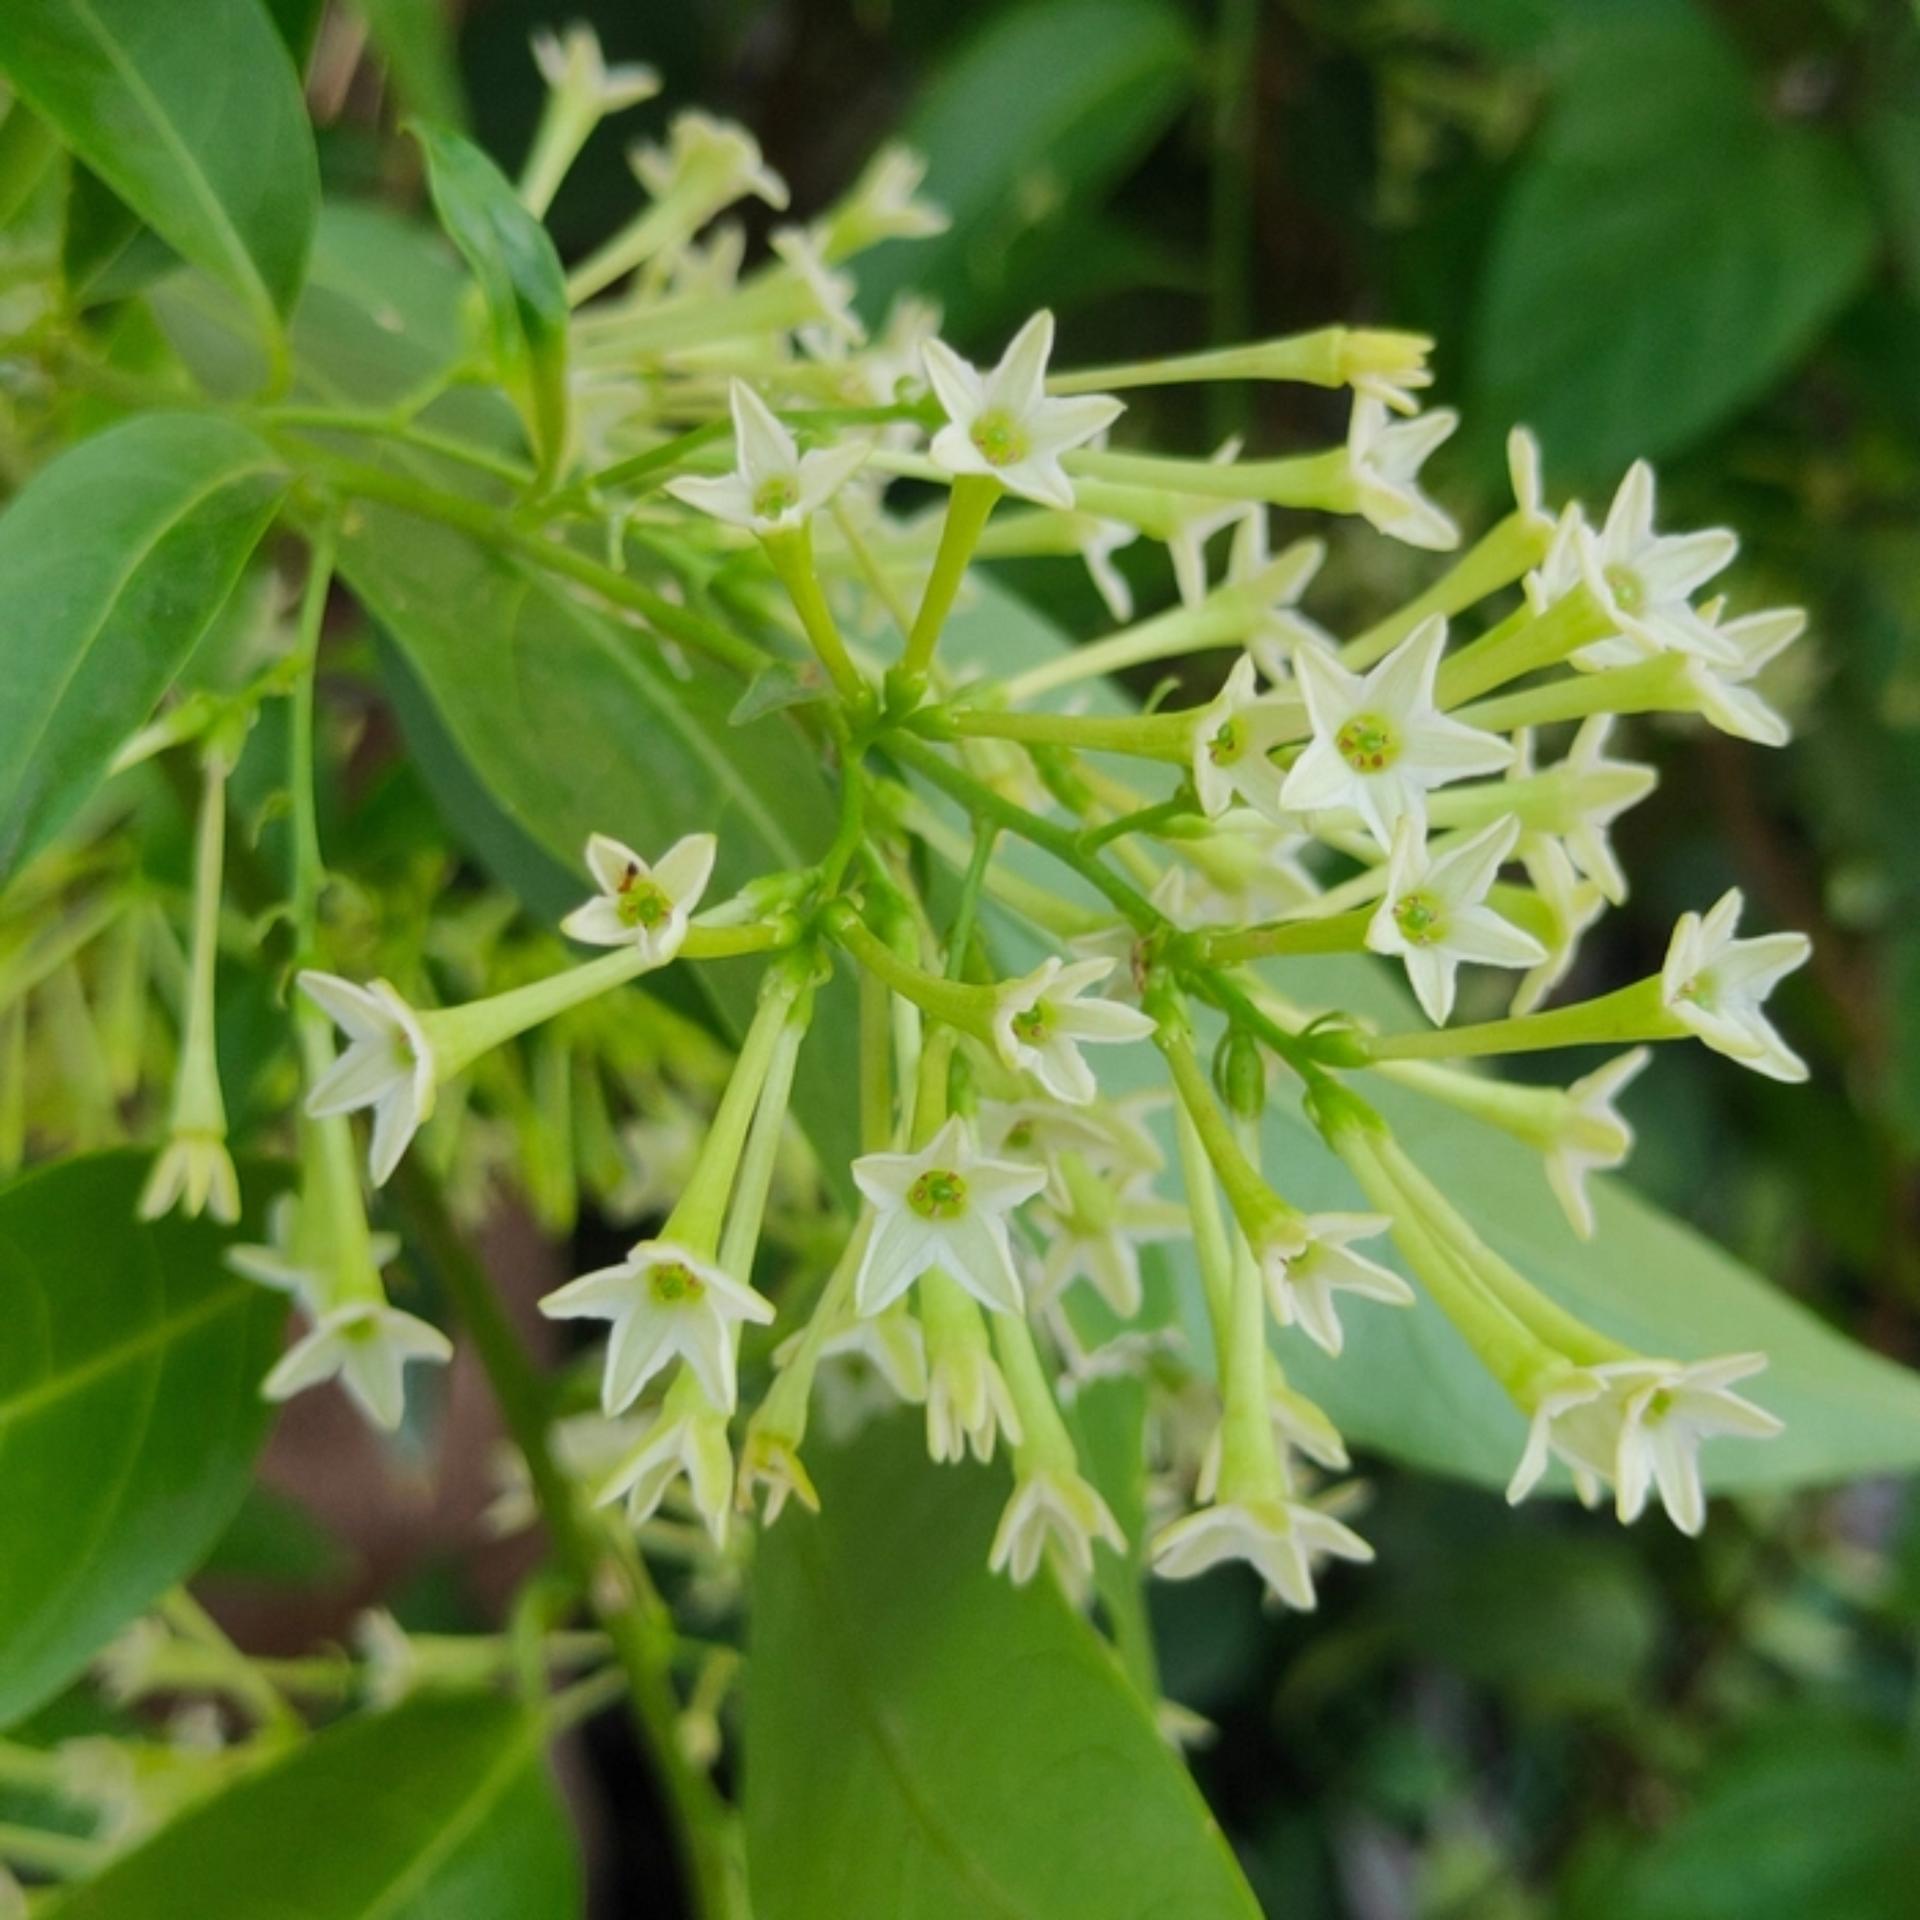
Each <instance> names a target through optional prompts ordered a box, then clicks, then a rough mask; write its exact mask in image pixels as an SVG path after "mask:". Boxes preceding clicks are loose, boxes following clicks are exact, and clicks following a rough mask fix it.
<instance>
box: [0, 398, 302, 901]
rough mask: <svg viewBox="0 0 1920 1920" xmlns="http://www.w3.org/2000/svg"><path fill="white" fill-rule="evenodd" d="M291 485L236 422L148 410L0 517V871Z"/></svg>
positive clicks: (100, 754)
mask: <svg viewBox="0 0 1920 1920" xmlns="http://www.w3.org/2000/svg"><path fill="white" fill-rule="evenodd" d="M285 484H286V482H285V476H284V474H282V473H281V472H280V471H279V470H278V468H277V467H276V465H275V462H274V459H273V456H272V455H271V454H270V453H269V452H268V451H267V449H266V448H265V447H264V446H262V445H261V443H260V442H259V441H258V440H256V439H255V438H254V437H253V435H252V434H250V433H247V432H246V431H245V430H244V429H242V428H240V427H237V426H235V425H233V424H232V423H231V422H230V421H226V420H219V419H215V418H212V417H210V416H207V415H202V414H192V413H154V414H146V415H142V416H140V417H137V418H135V419H133V420H130V421H128V422H127V423H126V424H125V425H124V426H119V427H115V428H112V429H110V430H109V431H108V432H105V433H102V434H98V435H96V436H95V437H94V438H93V439H91V440H86V441H83V442H82V443H81V444H80V445H79V446H77V447H74V448H72V449H70V450H69V451H68V452H66V453H64V454H62V455H61V456H60V457H59V458H58V459H56V460H55V461H53V462H52V463H51V464H50V465H48V466H46V467H43V468H42V469H41V470H40V472H39V473H37V474H36V475H35V476H34V477H33V479H32V480H31V481H30V482H29V483H28V485H27V486H26V488H25V489H24V490H23V491H22V492H21V493H20V494H19V495H18V496H17V498H16V499H15V500H14V502H13V504H12V505H11V506H10V507H9V508H8V509H7V511H6V513H5V514H4V515H0V605H3V606H5V608H6V610H7V619H8V623H9V626H10V628H11V630H12V632H13V634H14V635H15V638H14V640H13V642H12V644H11V646H10V649H9V658H8V663H7V671H6V673H5V675H4V676H0V878H4V877H5V875H7V874H8V873H10V872H11V871H12V870H13V869H14V868H15V867H16V866H18V865H19V863H20V862H21V861H23V860H25V859H26V858H27V857H28V856H29V855H31V854H32V853H34V852H35V851H37V850H38V849H39V848H40V847H42V846H44V845H45V844H46V842H47V840H48V839H49V838H50V837H51V836H52V835H53V834H54V833H55V832H57V831H58V830H59V828H60V826H61V825H62V824H63V823H64V822H65V821H66V820H67V819H68V818H69V817H70V816H71V815H72V813H73V811H74V809H75V808H77V807H78V806H79V805H80V804H81V803H82V802H83V801H84V800H85V799H86V798H87V796H88V795H89V794H90V793H91V792H92V791H93V789H94V788H95V786H97V785H98V784H99V782H100V780H101V779H102V777H103V776H104V775H105V773H106V769H107V765H108V763H109V762H110V761H111V759H112V758H113V755H114V753H115V752H116V751H117V749H118V748H119V746H120V744H121V743H122V741H124V740H125V739H126V737H127V736H128V735H129V734H130V733H132V732H133V730H134V729H135V728H136V727H138V726H140V725H141V724H142V723H143V722H144V721H145V720H146V719H147V717H148V715H149V714H150V713H151V712H152V711H153V707H154V704H155V702H156V701H158V700H159V698H160V696H161V694H163V693H164V692H165V691H166V689H167V687H168V685H169V684H170V683H171V681H172V679H173V676H174V675H175V673H177V672H178V671H179V669H180V666H181V664H182V663H183V662H184V661H185V660H186V658H187V656H188V655H189V654H190V653H191V652H192V651H193V648H194V644H195V642H196V641H198V639H199V638H200V636H201V634H202V633H203V632H204V631H205V630H206V628H207V625H208V623H209V622H210V621H211V620H212V619H213V617H214V615H215V614H216V613H217V612H219V610H220V607H221V604H222V602H224V601H225V599H226V597H227V595H228V593H229V592H230V591H231V590H232V587H233V584H234V581H235V580H236V579H237V578H238V577H239V574H240V569H241V568H242V567H243V566H244V565H245V563H246V559H247V556H248V554H250V553H251V552H252V551H253V548H254V544H255V543H256V542H257V541H258V539H259V538H260V534H261V531H262V530H263V528H264V527H265V526H266V524H267V520H268V518H269V517H270V515H271V514H272V512H273V509H274V506H275V504H276V502H277V501H278V499H279V497H280V494H281V492H282V490H283V488H284V486H285Z"/></svg>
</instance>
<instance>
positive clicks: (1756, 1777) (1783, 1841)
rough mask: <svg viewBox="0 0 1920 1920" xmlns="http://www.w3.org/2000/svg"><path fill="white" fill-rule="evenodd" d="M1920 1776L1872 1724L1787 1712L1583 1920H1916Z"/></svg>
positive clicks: (1584, 1904)
mask: <svg viewBox="0 0 1920 1920" xmlns="http://www.w3.org/2000/svg"><path fill="white" fill-rule="evenodd" d="M1916 1805H1920V1767H1916V1765H1915V1762H1914V1759H1913V1755H1912V1752H1911V1750H1910V1749H1909V1750H1907V1751H1904V1752H1903V1751H1902V1747H1901V1743H1900V1742H1899V1740H1898V1739H1897V1738H1895V1737H1893V1736H1892V1735H1891V1734H1889V1733H1887V1732H1885V1731H1883V1730H1881V1729H1879V1728H1877V1727H1874V1726H1872V1725H1871V1724H1869V1723H1866V1722H1849V1721H1842V1720H1837V1719H1832V1718H1826V1717H1822V1716H1819V1715H1816V1714H1813V1713H1809V1712H1804V1711H1800V1712H1784V1713H1780V1714H1778V1715H1776V1716H1775V1717H1774V1718H1773V1719H1772V1720H1771V1721H1769V1722H1766V1723H1763V1724H1762V1725H1761V1726H1760V1727H1759V1728H1758V1729H1756V1730H1755V1732H1754V1733H1753V1734H1751V1735H1750V1736H1749V1737H1748V1738H1747V1739H1745V1740H1744V1741H1742V1743H1741V1744H1740V1745H1739V1746H1738V1747H1737V1748H1736V1749H1734V1750H1733V1751H1732V1752H1730V1753H1727V1754H1725V1755H1724V1757H1722V1758H1721V1759H1720V1760H1718V1762H1717V1763H1716V1764H1715V1765H1714V1767H1713V1768H1712V1769H1711V1771H1710V1772H1709V1773H1708V1775H1707V1777H1706V1779H1705V1780H1703V1781H1702V1782H1701V1784H1700V1788H1699V1792H1698V1796H1697V1799H1696V1800H1695V1802H1694V1804H1692V1805H1690V1806H1688V1807H1687V1808H1686V1809H1685V1810H1684V1811H1683V1812H1682V1813H1681V1814H1680V1816H1679V1818H1678V1819H1676V1820H1675V1821H1674V1822H1673V1823H1672V1824H1671V1825H1670V1826H1668V1827H1667V1828H1666V1829H1665V1830H1664V1831H1662V1832H1660V1833H1658V1834H1656V1835H1653V1836H1651V1837H1649V1836H1648V1835H1647V1834H1645V1833H1643V1832H1637V1833H1635V1834H1634V1835H1633V1837H1632V1840H1631V1843H1630V1844H1629V1845H1627V1846H1626V1847H1624V1848H1623V1849H1622V1856H1621V1870H1620V1871H1619V1872H1617V1873H1614V1874H1610V1875H1608V1876H1607V1877H1606V1878H1605V1879H1604V1880H1603V1881H1602V1882H1601V1884H1600V1886H1599V1887H1598V1888H1597V1889H1595V1890H1594V1893H1593V1894H1592V1895H1591V1896H1590V1897H1588V1898H1584V1899H1582V1900H1580V1901H1579V1902H1578V1903H1577V1908H1576V1914H1577V1920H1601V1916H1605V1920H1801V1916H1803V1915H1808V1914H1818V1915H1819V1916H1820V1920H1906V1916H1908V1915H1910V1914H1911V1913H1912V1912H1913V1907H1914V1884H1915V1880H1916V1877H1920V1829H1916V1827H1915V1824H1914V1818H1913V1811H1914V1808H1915V1806H1916Z"/></svg>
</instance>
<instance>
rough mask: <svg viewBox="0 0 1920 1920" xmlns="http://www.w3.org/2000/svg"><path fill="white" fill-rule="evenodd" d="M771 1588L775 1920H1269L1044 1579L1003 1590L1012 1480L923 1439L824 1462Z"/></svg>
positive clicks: (763, 1779) (760, 1795)
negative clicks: (998, 1529)
mask: <svg viewBox="0 0 1920 1920" xmlns="http://www.w3.org/2000/svg"><path fill="white" fill-rule="evenodd" d="M814 1471H815V1474H816V1478H817V1482H818V1485H819V1489H820V1496H821V1511H820V1513H819V1514H818V1515H817V1516H816V1515H813V1514H808V1513H805V1512H802V1511H797V1510H795V1511H792V1512H791V1515H790V1517H789V1518H786V1519H783V1520H782V1521H781V1522H780V1524H779V1525H778V1526H777V1527H775V1528H773V1529H772V1531H771V1532H770V1533H768V1534H767V1535H766V1536H765V1538H764V1540H763V1541H762V1543H761V1547H760V1552H759V1556H758V1560H757V1563H756V1566H755V1569H754V1602H753V1647H752V1680H751V1684H750V1686H749V1688H748V1693H747V1724H746V1820H747V1863H748V1871H749V1874H750V1877H751V1879H752V1883H753V1897H754V1911H755V1912H756V1914H757V1915H758V1916H759V1920H844V1917H845V1916H847V1915H850V1914H885V1915H887V1916H888V1920H1015V1917H1016V1916H1018V1920H1254V1916H1256V1915H1257V1914H1258V1913H1259V1911H1260V1909H1259V1907H1258V1905H1257V1904H1256V1903H1255V1901H1254V1898H1253V1895H1252V1893H1251V1891H1250V1890H1249V1889H1248V1887H1247V1884H1246V1882H1245V1880H1244V1879H1243V1878H1242V1877H1241V1874H1240V1871H1239V1869H1238V1867H1237V1866H1236V1865H1235V1864H1234V1860H1233V1855H1232V1853H1231V1851H1230V1850H1229V1848H1228V1846H1227V1843H1226V1840H1225V1839H1224V1837H1223V1836H1222V1834H1221V1832H1220V1829H1219V1827H1218V1826H1217V1825H1216V1823H1215V1822H1214V1820H1213V1817H1212V1815H1211V1814H1209V1813H1208V1811H1207V1809H1206V1806H1205V1803H1204V1802H1203V1801H1202V1800H1201V1798H1200V1795H1199V1792H1198V1791H1197V1789H1196V1788H1195V1787H1194V1785H1193V1782H1192V1781H1191V1780H1190V1779H1189V1778H1188V1777H1187V1775H1186V1772H1185V1771H1184V1769H1183V1768H1182V1767H1181V1765H1180V1762H1179V1760H1178V1758H1177V1757H1176V1756H1175V1754H1174V1752H1173V1750H1172V1749H1171V1748H1170V1747H1169V1746H1168V1745H1167V1744H1166V1742H1165V1741H1164V1740H1162V1739H1161V1737H1160V1735H1159V1733H1158V1731H1157V1730H1156V1729H1155V1727H1154V1723H1153V1715H1152V1711H1151V1709H1150V1708H1149V1707H1148V1705H1147V1704H1146V1702H1144V1701H1143V1700H1142V1699H1141V1698H1140V1696H1139V1695H1138V1694H1137V1693H1136V1692H1135V1691H1134V1690H1133V1689H1132V1688H1131V1687H1130V1686H1129V1685H1128V1683H1127V1681H1126V1679H1125V1678H1124V1677H1123V1675H1122V1674H1121V1671H1120V1668H1119V1666H1118V1664H1117V1663H1116V1661H1115V1659H1114V1657H1113V1654H1112V1653H1111V1652H1110V1650H1109V1649H1108V1648H1107V1647H1106V1646H1105V1645H1104V1644H1103V1643H1102V1642H1101V1640H1100V1639H1099V1637H1098V1636H1097V1635H1096V1634H1095V1633H1094V1632H1093V1630H1092V1628H1091V1627H1089V1626H1088V1625H1087V1623H1086V1622H1085V1621H1084V1620H1082V1619H1081V1618H1080V1616H1079V1615H1078V1614H1077V1613H1075V1612H1074V1610H1073V1609H1072V1608H1071V1607H1070V1606H1069V1605H1068V1604H1067V1603H1066V1601H1065V1600H1064V1599H1062V1598H1061V1596H1060V1594H1059V1592H1058V1590H1057V1589H1056V1588H1054V1587H1053V1586H1052V1585H1051V1584H1050V1583H1049V1582H1048V1581H1045V1580H1040V1581H1036V1582H1035V1583H1034V1584H1033V1585H1031V1586H1028V1587H1024V1588H1022V1587H1014V1586H1012V1585H1010V1584H1009V1583H1008V1582H1007V1581H1005V1580H1003V1579H999V1578H997V1577H996V1576H994V1575H992V1574H989V1573H988V1572H987V1550H988V1547H989V1545H990V1543H991V1542H992V1539H993V1530H994V1525H995V1522H996V1520H997V1518H998V1516H999V1512H1000V1508H1001V1505H1002V1503H1003V1502H1004V1501H1005V1499H1006V1497H1007V1494H1008V1491H1009V1489H1008V1485H1007V1482H1006V1479H1005V1476H1004V1474H1002V1473H1001V1472H999V1471H998V1470H996V1471H993V1472H986V1471H981V1470H978V1469H975V1468H972V1467H961V1468H956V1467H936V1466H935V1465H933V1464H932V1462H930V1461H929V1460H928V1458H927V1454H926V1447H925V1443H924V1441H923V1439H922V1436H921V1432H920V1428H919V1423H918V1422H917V1421H916V1420H914V1419H912V1418H902V1419H897V1420H893V1421H890V1422H888V1423H886V1424H885V1425H883V1426H880V1427H876V1428H871V1429H869V1430H868V1432H867V1434H866V1435H865V1436H864V1437H863V1438H862V1439H861V1440H860V1441H859V1443H858V1444H857V1445H856V1446H855V1447H853V1448H852V1449H850V1450H849V1451H847V1452H845V1453H827V1452H823V1453H822V1454H821V1455H820V1456H819V1458H818V1460H817V1461H816V1462H815V1463H814Z"/></svg>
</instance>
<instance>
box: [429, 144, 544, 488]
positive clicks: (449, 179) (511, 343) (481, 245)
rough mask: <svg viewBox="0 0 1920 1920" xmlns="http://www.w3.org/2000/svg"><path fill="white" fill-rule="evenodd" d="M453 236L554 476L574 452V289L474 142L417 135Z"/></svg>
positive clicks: (506, 381)
mask: <svg viewBox="0 0 1920 1920" xmlns="http://www.w3.org/2000/svg"><path fill="white" fill-rule="evenodd" d="M415 131H416V132H417V134H418V135H419V139H420V144H421V145H422V146H423V147H424V148H425V149H426V154H427V177H428V184H429V185H430V187H431V188H432V191H433V204H434V209H435V211H436V212H437V213H438V214H439V216H440V224H441V225H442V226H443V227H445V228H446V230H447V236H448V238H449V239H451V240H452V242H453V244H454V245H455V246H456V247H458V248H459V249H460V254H461V257H462V258H463V259H464V260H465V261H466V263H467V265H468V266H469V267H471V268H472V269H473V277H474V278H475V279H476V280H477V281H478V282H479V283H480V293H481V297H482V298H483V299H484V300H485V302H486V308H487V321H488V331H489V334H490V336H491V339H492V342H493V352H494V359H495V362H496V364H497V367H498V370H499V373H500V377H501V381H502V384H503V385H505V386H506V387H507V388H508V389H509V391H511V392H512V393H513V394H514V395H515V397H516V400H517V401H518V403H519V406H520V410H521V414H522V416H523V418H524V419H525V420H526V423H527V433H528V436H529V437H530V438H531V440H532V442H533V445H534V449H535V451H536V452H537V453H538V455H539V458H540V468H541V471H542V472H543V473H547V474H551V473H553V472H554V471H556V470H557V468H558V467H559V464H560V461H561V459H562V458H563V457H564V455H565V453H566V442H567V313H568V308H567V280H566V275H565V273H564V272H563V271H562V270H561V266H560V256H559V254H557V253H556V252H555V251H554V247H553V241H552V240H551V239H550V238H549V237H548V235H547V230H546V228H545V227H543V226H542V225H541V224H540V222H539V221H538V220H536V219H535V218H534V217H533V215H532V214H530V213H529V212H528V211H527V210H526V208H525V207H523V206H522V205H521V204H520V198H519V196H518V195H517V194H516V193H515V192H514V190H513V186H512V184H511V182H509V181H508V180H507V178H506V176H505V175H504V174H502V173H501V171H500V169H499V168H498V167H496V166H495V165H494V164H493V162H492V161H491V160H489V159H488V158H487V156H486V155H485V154H484V153H482V152H481V151H480V149H479V148H478V147H476V146H475V145H474V144H473V143H472V142H471V141H469V140H463V139H462V138H461V137H460V136H459V135H458V134H457V133H448V132H446V131H445V130H444V129H442V128H439V127H431V126H422V127H418V128H416V129H415Z"/></svg>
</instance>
